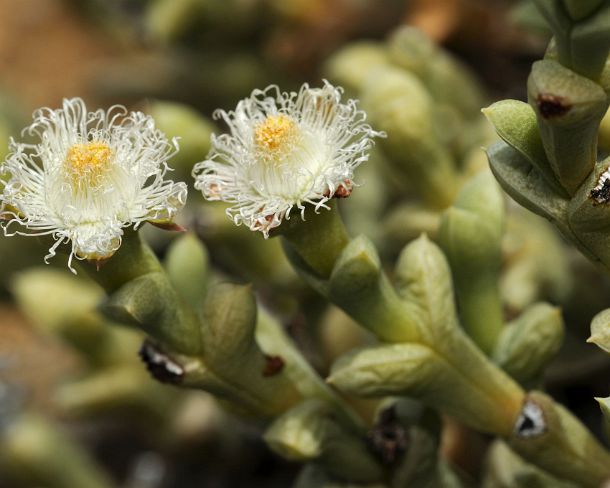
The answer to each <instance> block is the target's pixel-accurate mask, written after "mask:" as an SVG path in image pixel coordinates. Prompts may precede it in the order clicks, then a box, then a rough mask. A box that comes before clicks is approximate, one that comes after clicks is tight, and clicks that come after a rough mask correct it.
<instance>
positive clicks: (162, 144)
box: [0, 98, 187, 269]
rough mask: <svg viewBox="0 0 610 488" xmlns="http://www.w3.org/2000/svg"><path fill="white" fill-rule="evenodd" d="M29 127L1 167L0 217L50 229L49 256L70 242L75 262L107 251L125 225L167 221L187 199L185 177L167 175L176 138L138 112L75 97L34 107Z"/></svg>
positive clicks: (10, 226)
mask: <svg viewBox="0 0 610 488" xmlns="http://www.w3.org/2000/svg"><path fill="white" fill-rule="evenodd" d="M24 132H26V133H28V134H29V135H31V136H32V137H33V138H34V141H33V142H32V143H23V142H16V141H15V140H13V139H11V141H10V144H9V155H8V156H7V159H6V161H5V162H4V163H3V164H2V166H1V167H0V169H1V171H0V173H5V174H7V178H6V179H5V181H4V182H1V181H0V185H3V186H4V188H3V190H2V193H1V194H0V200H1V202H2V209H1V211H0V217H1V218H2V219H3V220H4V223H3V227H4V233H5V234H6V235H14V234H21V235H51V236H52V237H53V238H54V239H55V243H54V244H53V246H52V247H51V248H50V250H49V253H48V255H47V256H46V257H45V260H46V259H48V258H51V257H53V256H54V255H55V253H56V249H57V247H58V246H59V245H60V244H62V243H68V242H71V245H72V250H71V253H70V261H69V266H70V268H71V269H72V267H71V260H72V258H73V257H74V256H76V257H77V258H78V259H89V260H102V259H106V258H108V257H110V256H111V255H112V254H113V253H114V252H115V251H116V250H117V249H118V248H119V246H120V245H121V237H122V235H123V228H124V227H128V226H132V225H133V226H134V227H135V228H137V227H138V226H139V225H140V224H141V223H143V222H146V221H151V222H157V223H161V224H168V223H169V222H170V221H171V219H172V218H173V217H174V215H175V214H176V212H177V211H178V210H179V209H180V208H181V207H182V206H183V205H184V203H185V201H186V194H187V189H186V185H185V184H184V183H174V182H173V181H170V180H165V179H164V176H165V172H166V171H167V170H168V167H167V164H166V162H167V160H168V159H169V158H170V157H171V156H172V155H173V154H175V152H176V151H177V150H178V146H177V143H176V141H168V140H167V138H166V137H165V135H164V134H163V133H161V132H160V131H159V130H157V129H156V128H155V124H154V121H153V119H152V118H151V117H149V116H147V115H144V114H143V113H141V112H131V113H129V114H128V113H127V111H126V109H125V108H124V107H120V106H115V107H112V108H110V109H109V110H108V111H104V110H97V111H95V112H88V111H87V108H86V106H85V104H84V102H83V101H82V100H81V99H80V98H74V99H71V100H64V102H63V107H62V108H61V109H57V110H51V109H48V108H43V109H40V110H37V111H36V112H35V113H34V122H33V123H32V124H31V125H30V126H29V127H27V128H26V129H25V130H24Z"/></svg>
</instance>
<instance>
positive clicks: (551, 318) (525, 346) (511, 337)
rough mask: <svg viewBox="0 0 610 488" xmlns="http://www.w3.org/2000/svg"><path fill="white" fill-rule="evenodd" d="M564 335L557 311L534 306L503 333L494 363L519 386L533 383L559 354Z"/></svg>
mask: <svg viewBox="0 0 610 488" xmlns="http://www.w3.org/2000/svg"><path fill="white" fill-rule="evenodd" d="M563 333H564V325H563V320H562V318H561V312H560V310H559V309H558V308H555V307H551V306H550V305H547V304H545V303H537V304H534V305H532V306H531V307H529V308H528V309H527V310H526V311H525V312H523V313H522V314H521V315H520V316H519V317H518V318H517V319H515V320H513V321H512V322H510V323H508V324H507V325H506V327H505V328H504V329H503V331H502V334H501V335H500V338H499V341H498V343H497V345H496V348H495V349H494V351H493V359H494V361H495V362H496V363H497V364H498V365H499V366H500V367H501V368H502V369H503V370H504V371H506V372H507V373H508V374H510V375H511V376H512V377H513V378H515V379H516V380H517V381H519V382H520V383H528V382H533V381H536V380H537V379H539V378H540V376H541V374H542V373H543V370H544V368H545V367H546V365H547V364H548V363H549V362H550V361H551V359H553V357H554V356H555V354H557V352H558V351H559V348H560V347H561V343H562V341H563Z"/></svg>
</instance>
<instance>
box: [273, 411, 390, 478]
mask: <svg viewBox="0 0 610 488" xmlns="http://www.w3.org/2000/svg"><path fill="white" fill-rule="evenodd" d="M263 438H264V439H265V442H266V443H267V444H268V445H269V447H270V448H271V449H272V450H273V451H275V452H276V453H278V454H280V455H281V456H282V457H285V458H288V459H291V460H296V461H315V462H316V463H318V464H320V465H322V466H323V467H324V468H325V470H326V471H327V472H328V473H330V474H332V475H334V476H335V477H337V478H339V479H344V480H349V481H353V482H359V483H368V482H374V481H379V480H381V479H383V477H384V472H383V469H382V467H381V465H380V464H379V462H378V461H377V460H376V459H375V458H374V457H373V456H372V455H371V452H370V450H369V449H368V448H367V445H366V444H365V442H364V440H363V439H362V438H360V437H359V436H357V435H355V434H353V433H351V432H349V431H347V430H345V429H344V428H343V427H342V426H341V425H340V424H339V423H337V422H336V421H335V420H333V418H332V410H331V409H330V408H329V406H328V405H327V404H325V403H323V402H320V401H317V400H309V401H306V402H303V403H301V404H299V405H297V406H296V407H294V408H292V409H290V410H288V411H287V412H286V413H284V414H283V415H282V416H280V417H279V418H278V419H276V420H275V421H274V422H273V424H272V425H271V426H270V427H269V428H268V429H267V431H266V432H265V434H264V436H263Z"/></svg>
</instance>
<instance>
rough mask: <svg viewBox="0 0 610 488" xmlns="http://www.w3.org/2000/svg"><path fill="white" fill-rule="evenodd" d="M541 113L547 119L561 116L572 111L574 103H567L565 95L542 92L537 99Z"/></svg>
mask: <svg viewBox="0 0 610 488" xmlns="http://www.w3.org/2000/svg"><path fill="white" fill-rule="evenodd" d="M536 103H537V105H538V110H539V111H540V115H542V117H544V118H545V119H553V118H555V117H561V116H562V115H565V114H566V113H567V112H569V111H570V109H571V108H572V105H570V104H569V103H566V101H565V100H564V98H563V97H558V96H556V95H551V94H540V95H538V99H537V100H536Z"/></svg>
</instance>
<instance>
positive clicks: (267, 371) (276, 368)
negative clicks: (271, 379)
mask: <svg viewBox="0 0 610 488" xmlns="http://www.w3.org/2000/svg"><path fill="white" fill-rule="evenodd" d="M283 369H284V360H283V359H282V358H281V357H280V356H267V355H265V368H264V369H263V376H265V377H268V376H275V375H276V374H278V373H280V372H281V371H282V370H283Z"/></svg>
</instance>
